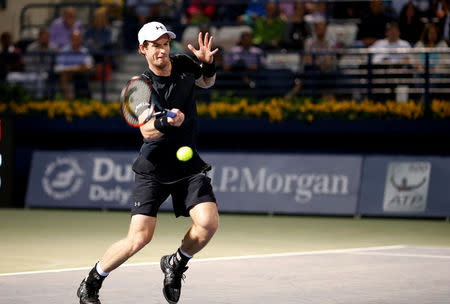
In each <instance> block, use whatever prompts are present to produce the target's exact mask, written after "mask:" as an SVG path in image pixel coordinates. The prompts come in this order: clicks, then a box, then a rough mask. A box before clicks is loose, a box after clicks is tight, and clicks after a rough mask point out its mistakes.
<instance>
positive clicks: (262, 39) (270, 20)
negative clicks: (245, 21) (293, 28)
mask: <svg viewBox="0 0 450 304" xmlns="http://www.w3.org/2000/svg"><path fill="white" fill-rule="evenodd" d="M284 25H285V24H284V21H283V20H282V19H281V18H280V12H279V9H278V4H277V3H276V2H267V3H266V16H265V17H259V18H257V19H256V22H255V25H254V30H253V43H254V44H256V45H257V46H259V47H260V48H262V49H274V48H278V47H279V45H280V42H281V40H282V39H283V35H284Z"/></svg>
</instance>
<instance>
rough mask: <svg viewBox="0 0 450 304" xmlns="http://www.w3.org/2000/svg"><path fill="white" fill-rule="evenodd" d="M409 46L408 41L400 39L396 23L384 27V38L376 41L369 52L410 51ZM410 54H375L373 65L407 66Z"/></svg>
mask: <svg viewBox="0 0 450 304" xmlns="http://www.w3.org/2000/svg"><path fill="white" fill-rule="evenodd" d="M410 48H411V45H410V44H409V42H408V41H405V40H402V39H400V30H399V28H398V24H397V23H396V22H390V23H388V24H387V26H386V38H384V39H380V40H377V41H376V42H375V43H373V44H372V46H371V47H370V49H371V50H373V51H377V50H380V49H393V50H396V49H410ZM410 57H411V56H410V54H404V53H402V54H397V53H377V54H375V56H374V57H373V63H375V64H386V65H392V64H394V65H398V64H408V63H409V62H410Z"/></svg>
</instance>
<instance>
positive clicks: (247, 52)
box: [223, 32, 265, 88]
mask: <svg viewBox="0 0 450 304" xmlns="http://www.w3.org/2000/svg"><path fill="white" fill-rule="evenodd" d="M264 64H265V58H264V51H263V50H262V49H260V48H259V47H257V46H255V45H253V42H252V34H251V33H250V32H243V33H242V34H241V37H240V39H239V42H238V44H237V45H236V46H234V47H233V48H232V49H231V50H230V52H229V53H228V54H227V55H226V56H225V59H224V63H223V69H224V70H226V71H227V70H233V71H238V72H241V73H242V74H241V75H242V81H243V82H244V83H245V84H246V85H247V86H249V87H250V88H254V87H255V86H256V84H257V82H258V81H257V80H256V77H255V76H257V75H256V73H255V72H257V71H258V70H259V69H260V68H263V67H264Z"/></svg>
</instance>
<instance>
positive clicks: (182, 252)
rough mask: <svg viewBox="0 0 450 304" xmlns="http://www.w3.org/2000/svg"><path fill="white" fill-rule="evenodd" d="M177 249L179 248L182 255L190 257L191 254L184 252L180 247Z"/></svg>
mask: <svg viewBox="0 0 450 304" xmlns="http://www.w3.org/2000/svg"><path fill="white" fill-rule="evenodd" d="M178 250H180V253H181V254H182V255H184V256H185V257H187V258H188V259H192V257H193V256H192V255H190V254H188V253H186V252H185V251H183V249H181V247H180V248H178Z"/></svg>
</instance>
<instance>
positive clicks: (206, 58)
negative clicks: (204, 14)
mask: <svg viewBox="0 0 450 304" xmlns="http://www.w3.org/2000/svg"><path fill="white" fill-rule="evenodd" d="M213 41H214V37H213V36H209V33H206V34H205V37H203V34H202V33H201V32H200V33H199V34H198V46H199V48H198V50H197V49H195V48H194V47H193V46H192V44H188V48H189V50H191V52H192V53H194V55H195V57H197V59H198V60H199V61H200V62H201V70H202V74H201V76H200V78H198V79H196V81H195V84H196V85H197V86H199V87H202V88H205V89H206V88H209V87H211V86H213V85H214V82H215V81H216V65H215V63H214V55H215V54H216V53H217V52H218V51H219V49H218V48H216V49H215V50H213V51H212V50H211V48H212V44H213Z"/></svg>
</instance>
